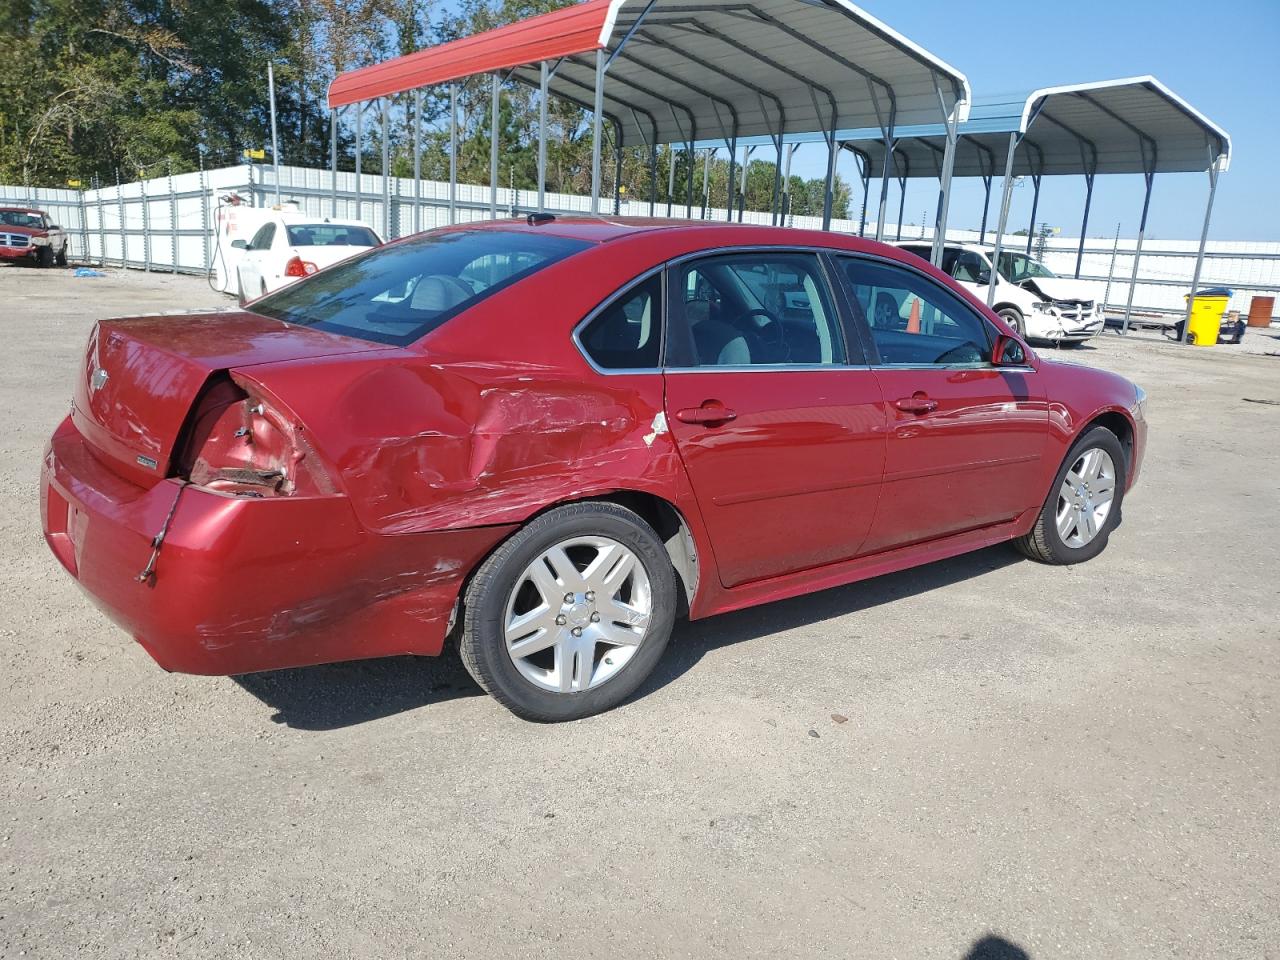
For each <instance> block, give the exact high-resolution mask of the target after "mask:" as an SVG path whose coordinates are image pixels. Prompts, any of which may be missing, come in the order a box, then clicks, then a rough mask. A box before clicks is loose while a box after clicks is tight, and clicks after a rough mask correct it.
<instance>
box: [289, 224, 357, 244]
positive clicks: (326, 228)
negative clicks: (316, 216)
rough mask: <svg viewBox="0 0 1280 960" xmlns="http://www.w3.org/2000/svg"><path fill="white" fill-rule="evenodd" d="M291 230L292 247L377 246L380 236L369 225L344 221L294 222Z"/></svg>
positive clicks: (290, 226)
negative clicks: (344, 222)
mask: <svg viewBox="0 0 1280 960" xmlns="http://www.w3.org/2000/svg"><path fill="white" fill-rule="evenodd" d="M285 229H286V230H288V231H289V246H291V247H376V246H377V245H378V238H377V237H376V236H375V235H374V233H373V231H372V230H370V229H369V228H368V227H349V226H347V225H346V224H342V223H293V224H288V225H287V226H286V227H285Z"/></svg>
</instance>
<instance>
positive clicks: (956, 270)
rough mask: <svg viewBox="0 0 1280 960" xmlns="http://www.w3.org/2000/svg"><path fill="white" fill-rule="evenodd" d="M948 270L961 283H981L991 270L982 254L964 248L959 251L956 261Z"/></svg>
mask: <svg viewBox="0 0 1280 960" xmlns="http://www.w3.org/2000/svg"><path fill="white" fill-rule="evenodd" d="M947 272H948V273H949V274H951V276H953V277H955V278H956V279H957V280H959V281H960V282H961V283H981V282H982V280H983V277H984V276H985V275H987V274H988V273H989V272H990V271H989V269H988V267H987V262H986V260H984V259H983V258H982V257H981V256H979V255H978V254H976V253H973V252H972V251H970V250H963V251H959V252H958V253H957V255H956V258H955V263H953V264H952V266H951V269H950V270H948V271H947Z"/></svg>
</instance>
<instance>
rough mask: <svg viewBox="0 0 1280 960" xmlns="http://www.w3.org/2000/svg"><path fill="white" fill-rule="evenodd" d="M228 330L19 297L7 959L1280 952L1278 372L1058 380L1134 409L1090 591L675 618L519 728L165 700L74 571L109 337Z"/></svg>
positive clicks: (2, 775)
mask: <svg viewBox="0 0 1280 960" xmlns="http://www.w3.org/2000/svg"><path fill="white" fill-rule="evenodd" d="M225 302H227V301H226V300H225V299H224V298H222V297H220V296H218V295H215V294H212V293H211V292H210V291H209V290H208V289H207V287H205V286H203V284H202V283H201V282H200V281H198V280H194V279H191V278H183V277H168V276H158V275H152V276H144V275H142V274H138V273H131V274H119V273H112V274H111V275H110V276H109V277H108V278H106V279H99V280H76V279H73V278H71V277H70V275H69V274H68V273H66V272H61V271H34V270H17V269H0V303H2V304H3V305H4V308H3V311H2V312H0V325H3V329H4V333H5V337H4V344H5V345H4V350H3V354H0V357H2V359H0V365H2V367H3V375H2V376H0V401H2V402H3V407H4V409H5V410H8V411H9V415H8V416H7V417H5V418H4V420H3V424H0V481H2V482H3V483H4V484H5V486H6V488H7V489H9V490H11V491H13V492H14V495H13V496H12V497H9V498H7V499H5V500H3V501H0V534H2V535H3V540H2V542H3V550H4V554H3V563H2V564H0V599H2V603H0V691H2V694H3V696H2V699H0V957H2V958H10V957H21V956H26V957H48V958H66V957H77V958H98V957H135V956H147V957H152V956H164V957H170V956H172V957H184V958H185V957H192V958H195V957H207V958H227V957H237V958H238V957H263V958H277V957H282V956H290V957H293V958H310V957H324V958H336V957H361V958H370V957H409V956H413V957H420V956H436V957H468V956H478V955H484V956H491V957H508V956H510V957H515V956H520V957H522V958H538V957H562V956H566V955H572V956H579V957H609V958H624V957H654V956H672V957H674V956H688V957H704V956H715V957H732V958H741V957H778V956H803V957H852V956H866V957H876V958H891V957H901V958H921V957H923V958H932V957H938V958H959V957H963V956H966V955H968V956H971V957H975V958H976V957H987V958H991V957H1011V958H1013V957H1022V956H1024V954H1023V953H1019V952H1016V951H1018V950H1020V951H1025V955H1029V956H1031V957H1034V958H1037V960H1039V958H1049V957H1054V958H1058V957H1081V958H1083V957H1088V958H1100V957H1105V958H1108V960H1116V958H1128V957H1134V958H1138V957H1141V958H1150V957H1169V956H1213V957H1269V958H1280V882H1278V881H1277V877H1280V800H1278V799H1277V798H1278V797H1280V718H1278V714H1277V708H1278V706H1280V705H1278V704H1277V695H1278V693H1280V681H1278V679H1277V677H1278V675H1280V652H1278V650H1280V648H1278V645H1277V640H1280V586H1278V583H1280V581H1278V580H1277V572H1278V570H1280V547H1278V546H1277V533H1278V532H1280V497H1277V494H1276V482H1275V477H1276V475H1277V470H1278V468H1280V405H1274V404H1275V403H1276V402H1278V401H1280V360H1276V359H1274V358H1270V357H1266V356H1246V355H1244V354H1245V352H1246V351H1243V350H1237V351H1233V350H1230V349H1222V350H1217V349H1215V350H1192V349H1184V348H1179V347H1175V346H1173V345H1167V344H1163V343H1160V342H1159V341H1158V340H1157V339H1151V338H1148V339H1139V338H1130V339H1129V340H1127V341H1122V340H1121V339H1120V338H1118V337H1115V336H1107V337H1106V338H1104V339H1102V340H1100V341H1097V342H1096V343H1095V344H1094V345H1091V346H1088V347H1085V348H1083V349H1078V350H1074V351H1070V352H1069V353H1068V354H1067V356H1069V357H1070V358H1071V359H1073V360H1077V361H1079V362H1083V363H1087V364H1097V365H1100V366H1105V367H1109V368H1112V369H1115V370H1117V371H1119V372H1121V373H1124V374H1126V375H1128V376H1131V377H1133V378H1135V379H1137V380H1138V381H1139V382H1141V383H1142V384H1143V385H1144V386H1145V387H1146V388H1147V390H1148V391H1149V392H1150V396H1151V401H1150V410H1149V414H1148V415H1149V418H1150V421H1151V440H1150V445H1149V448H1148V454H1147V462H1146V468H1145V471H1144V478H1143V482H1142V484H1141V485H1140V486H1139V487H1138V488H1137V489H1136V490H1135V491H1134V493H1133V495H1132V497H1130V498H1129V499H1128V500H1127V501H1126V505H1125V506H1126V510H1125V523H1124V525H1123V527H1122V528H1121V529H1120V530H1119V531H1118V533H1117V534H1116V535H1115V536H1114V537H1113V539H1112V542H1111V546H1110V548H1109V549H1108V550H1107V552H1106V553H1104V554H1103V555H1102V556H1101V557H1100V558H1099V559H1097V560H1096V561H1094V562H1092V563H1090V564H1087V565H1084V566H1081V567H1074V568H1069V569H1053V568H1049V567H1045V566H1040V565H1037V564H1034V563H1031V562H1029V561H1025V560H1021V559H1018V558H1017V556H1016V555H1015V554H1014V553H1012V551H1010V550H1008V549H1005V548H998V549H990V550H985V551H982V552H980V553H976V554H973V555H970V556H968V557H962V558H959V559H956V560H952V561H948V562H944V563H938V564H934V565H931V566H928V567H924V568H922V569H918V570H915V571H910V572H906V573H902V574H897V575H893V576H888V577H882V578H880V579H877V580H872V581H869V582H866V583H862V584H858V585H854V586H851V587H846V588H842V589H838V590H830V591H827V592H824V593H821V594H817V595H815V596H810V597H806V598H801V599H797V600H792V601H788V602H785V603H778V604H773V605H771V606H767V607H762V608H758V609H755V610H751V611H747V612H743V613H740V614H732V615H728V616H724V617H719V618H716V619H712V620H709V621H702V622H700V623H697V624H692V625H689V624H685V625H682V626H680V627H678V629H677V634H676V637H675V640H674V642H673V645H672V647H671V649H670V650H669V651H668V655H667V657H666V659H665V661H664V663H663V665H662V666H661V667H660V670H659V673H658V675H657V676H656V677H655V678H654V679H653V680H652V681H651V682H650V683H649V684H648V685H647V686H646V687H645V689H644V691H643V696H642V697H640V698H639V699H637V700H635V701H634V702H633V703H631V704H630V705H628V706H626V707H624V708H622V709H619V710H617V711H614V712H612V713H609V714H607V715H604V716H600V717H595V718H592V719H589V720H586V721H581V722H578V723H573V724H567V725H562V726H536V725H532V724H527V723H523V722H521V721H519V720H517V719H515V718H514V717H512V716H510V715H509V714H507V713H506V712H505V711H503V710H501V709H499V708H498V707H497V706H496V705H495V704H494V703H493V702H492V701H490V700H489V699H488V698H486V697H484V696H482V695H480V692H479V690H478V689H477V688H476V687H475V686H474V684H472V683H471V682H470V681H469V679H468V678H467V677H466V675H465V673H464V672H463V671H462V669H461V667H460V666H459V665H458V663H457V662H456V661H455V660H454V659H450V658H445V659H441V660H434V661H433V660H411V659H401V660H388V661H380V662H371V663H357V664H344V665H336V666H328V667H319V668H314V669H309V670H295V671H282V672H278V673H274V674H266V675H259V676H254V677H244V678H238V679H231V678H226V679H219V678H197V677H185V676H170V675H166V674H164V673H163V672H161V671H160V670H159V669H158V668H157V667H156V666H155V665H154V664H153V663H152V662H151V661H150V660H149V659H148V658H147V656H146V655H145V654H144V653H143V651H142V650H141V649H140V648H139V647H137V646H136V645H135V644H133V643H132V642H131V641H130V640H129V639H128V638H127V637H126V636H125V635H124V634H123V633H122V632H121V631H119V630H118V629H116V628H115V627H113V626H111V625H110V624H109V623H107V621H106V620H105V619H104V618H103V617H102V616H101V615H100V614H99V613H97V612H96V611H95V610H94V608H93V607H92V605H91V604H90V603H89V601H88V600H87V599H86V598H85V597H84V596H83V595H82V594H81V593H80V592H79V591H78V590H77V589H76V587H75V585H74V584H73V583H72V581H71V579H70V578H69V577H67V576H66V575H65V574H64V573H63V571H62V570H61V569H60V568H59V567H58V566H57V564H56V562H55V561H54V560H53V558H52V556H51V555H50V554H49V553H48V551H47V550H46V548H45V546H44V543H43V542H42V540H41V537H40V529H39V518H38V508H37V493H36V491H37V482H38V470H39V463H40V452H41V449H42V447H43V444H44V442H45V438H46V436H47V435H48V433H49V432H50V430H51V428H52V427H53V426H54V424H55V422H56V421H57V420H58V419H59V418H60V417H61V416H62V415H63V412H64V411H65V410H66V407H67V402H68V397H69V394H70V381H71V374H72V370H73V368H74V365H75V364H76V363H77V362H78V359H79V354H80V351H81V350H82V346H83V343H84V339H85V336H86V335H87V333H88V331H89V328H90V325H91V323H92V321H93V320H94V319H96V318H98V317H101V316H109V315H117V314H121V313H126V312H133V311H139V310H143V311H152V310H158V309H162V308H171V307H177V306H183V307H192V306H206V305H212V304H218V303H225ZM1254 336H1258V335H1257V334H1255V335H1254ZM1258 342H1259V343H1263V341H1261V340H1259V341H1258ZM1264 346H1265V344H1264ZM1260 352H1265V350H1264V351H1260ZM1246 397H1248V398H1250V399H1251V400H1269V401H1272V403H1256V402H1247V401H1246V400H1245V399H1244V398H1246ZM846 718H847V719H846ZM1001 951H1003V952H1001Z"/></svg>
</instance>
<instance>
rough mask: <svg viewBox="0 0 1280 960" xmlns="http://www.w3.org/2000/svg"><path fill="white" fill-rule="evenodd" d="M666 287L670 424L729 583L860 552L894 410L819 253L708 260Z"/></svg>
mask: <svg viewBox="0 0 1280 960" xmlns="http://www.w3.org/2000/svg"><path fill="white" fill-rule="evenodd" d="M668 288H669V291H670V293H671V298H670V299H671V308H672V309H671V313H672V316H673V320H672V323H671V325H670V330H671V335H670V337H669V338H668V348H667V362H666V414H667V421H668V423H669V424H670V427H671V430H672V432H673V434H674V436H675V438H676V443H677V447H678V449H679V451H680V456H681V457H682V459H683V461H684V465H685V469H686V470H687V472H688V475H689V478H690V480H691V482H692V484H693V489H694V493H695V494H696V496H697V498H698V503H699V506H700V508H701V511H702V516H703V520H704V522H705V524H706V526H707V530H708V532H709V534H710V537H711V545H712V549H713V550H714V552H715V557H716V564H717V566H718V568H719V570H720V579H721V582H722V583H723V584H724V586H726V587H732V586H735V585H737V584H741V583H745V582H748V581H752V580H760V579H764V578H768V577H773V576H779V575H782V574H787V573H792V572H794V571H797V570H803V569H807V568H810V567H816V566H820V565H822V564H826V563H832V562H835V561H839V560H843V559H847V558H849V557H852V556H855V555H856V554H857V553H858V552H859V549H860V548H861V546H862V543H863V541H864V539H865V538H866V535H867V532H868V530H869V529H870V527H871V522H872V518H873V516H874V514H875V506H876V500H877V498H878V496H879V487H880V476H881V472H882V470H883V467H884V448H885V439H884V433H883V427H884V419H885V415H884V410H883V406H882V403H881V396H880V388H879V385H878V384H877V382H876V379H875V377H874V375H873V374H872V373H871V372H870V371H869V370H868V369H867V368H866V367H865V366H864V367H861V368H859V367H856V366H850V364H849V357H850V353H849V351H848V349H847V346H846V343H845V338H844V336H843V331H842V327H841V323H840V321H839V317H838V315H837V312H836V308H835V301H834V299H833V297H832V295H831V291H830V289H829V287H828V285H827V281H826V278H825V275H824V270H823V267H822V265H821V263H820V262H819V260H818V258H817V257H816V256H813V255H811V254H802V253H790V252H769V253H741V254H726V255H722V256H714V257H707V258H704V259H699V260H695V261H690V262H686V263H684V264H682V265H680V266H678V267H675V268H673V269H672V270H671V274H670V277H669V284H668ZM854 359H855V360H858V361H861V359H862V358H861V355H860V353H859V352H855V353H854Z"/></svg>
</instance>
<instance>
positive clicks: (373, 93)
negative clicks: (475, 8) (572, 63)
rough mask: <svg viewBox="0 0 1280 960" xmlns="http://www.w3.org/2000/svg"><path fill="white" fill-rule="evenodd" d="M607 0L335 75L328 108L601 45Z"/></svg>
mask: <svg viewBox="0 0 1280 960" xmlns="http://www.w3.org/2000/svg"><path fill="white" fill-rule="evenodd" d="M609 2H610V0H586V2H584V3H577V4H574V5H573V6H571V7H564V8H563V9H560V10H553V11H551V12H550V13H543V14H539V15H538V16H536V17H530V18H529V19H528V20H521V21H519V22H517V23H511V24H507V25H506V26H505V27H497V28H496V29H493V30H488V31H486V32H484V33H478V34H475V35H474V36H470V37H462V38H461V39H458V40H451V41H449V42H448V43H442V44H440V45H439V46H435V47H428V48H427V49H425V50H419V51H418V52H417V53H410V54H408V55H406V56H403V57H396V58H395V59H394V60H387V61H384V62H383V63H375V64H372V65H370V66H367V67H361V68H360V69H359V70H350V71H348V72H346V73H344V74H341V75H339V76H338V77H337V78H336V79H335V80H334V81H333V83H331V84H330V85H329V106H330V107H343V106H346V105H347V104H349V103H361V102H364V101H366V100H373V99H375V98H377V97H386V96H390V95H391V94H395V93H403V92H404V91H406V90H413V89H416V88H417V87H426V86H431V85H432V84H437V83H447V82H448V81H450V80H460V79H462V78H463V77H470V76H474V75H476V74H481V73H492V72H493V71H495V70H506V69H509V68H511V67H518V66H520V65H522V64H526V63H537V62H539V61H541V60H554V59H556V58H557V57H566V56H570V55H572V54H577V53H587V52H590V51H593V50H598V49H600V47H601V43H600V34H601V32H602V30H603V29H604V24H605V19H606V18H607V17H608V15H609Z"/></svg>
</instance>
